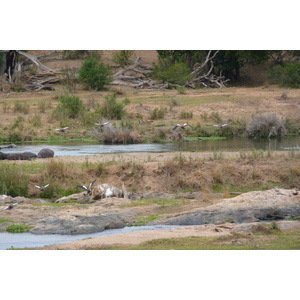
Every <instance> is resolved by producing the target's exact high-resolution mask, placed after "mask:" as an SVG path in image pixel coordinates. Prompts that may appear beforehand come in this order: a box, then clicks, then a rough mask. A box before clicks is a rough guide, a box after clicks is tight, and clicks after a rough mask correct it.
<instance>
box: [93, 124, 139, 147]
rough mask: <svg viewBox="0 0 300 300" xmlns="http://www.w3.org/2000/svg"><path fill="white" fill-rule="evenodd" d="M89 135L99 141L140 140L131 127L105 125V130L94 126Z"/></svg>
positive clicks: (124, 142)
mask: <svg viewBox="0 0 300 300" xmlns="http://www.w3.org/2000/svg"><path fill="white" fill-rule="evenodd" d="M89 135H90V136H92V137H94V138H95V139H96V140H98V141H99V142H103V143H109V144H133V143H137V142H139V139H138V136H136V135H134V134H133V133H132V130H131V129H129V128H112V127H105V130H103V131H99V130H97V129H95V128H93V129H92V131H91V132H89Z"/></svg>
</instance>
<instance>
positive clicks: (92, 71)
mask: <svg viewBox="0 0 300 300" xmlns="http://www.w3.org/2000/svg"><path fill="white" fill-rule="evenodd" d="M112 80H113V78H112V76H111V72H110V67H109V66H108V65H105V64H104V63H102V62H100V61H99V60H97V59H96V58H94V57H89V58H87V59H86V60H85V61H84V62H83V64H82V67H81V68H80V70H79V81H80V82H82V83H83V85H84V86H85V87H86V88H88V89H95V90H97V91H101V90H104V86H105V85H107V84H109V83H110V82H111V81H112Z"/></svg>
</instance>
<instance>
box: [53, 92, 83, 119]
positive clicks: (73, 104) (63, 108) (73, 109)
mask: <svg viewBox="0 0 300 300" xmlns="http://www.w3.org/2000/svg"><path fill="white" fill-rule="evenodd" d="M58 100H59V101H60V103H59V104H58V106H57V107H56V109H55V110H54V111H53V116H54V117H59V118H64V117H67V118H73V119H75V118H76V117H78V115H79V114H80V113H81V112H83V110H84V106H83V103H82V101H81V100H80V98H79V97H77V96H66V95H62V96H60V97H59V98H58Z"/></svg>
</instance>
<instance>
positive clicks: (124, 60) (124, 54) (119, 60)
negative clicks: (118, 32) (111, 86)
mask: <svg viewBox="0 0 300 300" xmlns="http://www.w3.org/2000/svg"><path fill="white" fill-rule="evenodd" d="M132 57H133V51H132V50H121V51H117V52H114V53H113V55H112V59H111V60H112V61H113V62H114V63H115V64H117V65H119V66H121V67H126V66H128V65H130V64H131V63H132V59H131V58H132Z"/></svg>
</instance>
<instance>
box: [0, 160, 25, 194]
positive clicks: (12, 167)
mask: <svg viewBox="0 0 300 300" xmlns="http://www.w3.org/2000/svg"><path fill="white" fill-rule="evenodd" d="M28 184H29V177H28V175H27V174H26V173H25V172H24V168H23V166H22V165H20V164H17V163H12V164H6V163H3V162H1V163H0V194H2V195H3V194H4V195H9V196H12V197H17V196H24V197H28Z"/></svg>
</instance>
